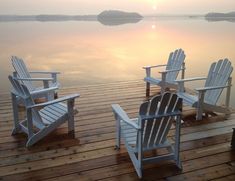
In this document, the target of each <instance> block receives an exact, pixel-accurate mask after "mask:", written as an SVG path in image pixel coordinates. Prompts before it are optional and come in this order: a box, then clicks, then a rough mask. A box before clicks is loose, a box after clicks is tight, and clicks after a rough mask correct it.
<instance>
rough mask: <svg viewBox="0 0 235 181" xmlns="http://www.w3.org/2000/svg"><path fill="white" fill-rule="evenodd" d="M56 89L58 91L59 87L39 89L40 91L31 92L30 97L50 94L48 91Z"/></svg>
mask: <svg viewBox="0 0 235 181" xmlns="http://www.w3.org/2000/svg"><path fill="white" fill-rule="evenodd" d="M57 89H59V87H50V88H44V89H40V90H36V91H31V92H30V94H31V95H36V94H40V93H46V92H50V91H55V90H57Z"/></svg>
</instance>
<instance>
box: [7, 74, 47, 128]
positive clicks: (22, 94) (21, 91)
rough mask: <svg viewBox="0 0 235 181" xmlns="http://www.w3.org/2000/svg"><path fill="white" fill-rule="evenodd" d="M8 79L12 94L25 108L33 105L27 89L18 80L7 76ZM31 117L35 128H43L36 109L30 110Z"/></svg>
mask: <svg viewBox="0 0 235 181" xmlns="http://www.w3.org/2000/svg"><path fill="white" fill-rule="evenodd" d="M8 78H9V80H10V82H11V84H12V87H13V90H12V92H13V93H14V94H15V95H16V96H18V97H19V98H20V99H21V100H22V101H23V103H24V105H25V107H28V106H32V105H35V102H34V100H33V98H32V97H31V95H30V92H29V90H28V88H27V87H26V86H25V85H23V84H21V83H20V82H19V81H18V80H16V79H15V78H13V77H12V76H11V75H9V76H8ZM32 117H33V123H34V125H35V126H37V127H43V126H44V124H43V122H42V119H41V116H40V114H39V112H38V110H37V109H32Z"/></svg>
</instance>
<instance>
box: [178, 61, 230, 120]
mask: <svg viewBox="0 0 235 181" xmlns="http://www.w3.org/2000/svg"><path fill="white" fill-rule="evenodd" d="M232 71H233V67H232V65H231V62H230V61H229V60H228V59H224V60H219V61H218V62H214V63H212V64H211V67H210V70H209V73H208V76H207V77H196V78H189V79H182V80H177V82H178V84H179V90H178V93H177V94H178V96H179V97H181V98H183V100H184V102H185V103H186V104H188V105H190V106H192V107H195V108H197V115H196V119H197V120H201V119H202V114H203V112H204V111H214V112H220V113H225V114H227V115H229V113H230V111H229V100H230V90H231V86H232V84H231V83H232V78H231V77H230V76H231V74H232ZM196 80H206V82H205V86H204V87H201V88H197V89H196V91H197V92H198V94H197V95H190V94H188V93H186V92H185V91H184V90H185V88H184V83H185V82H189V81H196ZM224 88H227V93H226V102H225V107H224V106H218V105H217V102H218V99H219V97H220V95H221V93H222V91H223V89H224Z"/></svg>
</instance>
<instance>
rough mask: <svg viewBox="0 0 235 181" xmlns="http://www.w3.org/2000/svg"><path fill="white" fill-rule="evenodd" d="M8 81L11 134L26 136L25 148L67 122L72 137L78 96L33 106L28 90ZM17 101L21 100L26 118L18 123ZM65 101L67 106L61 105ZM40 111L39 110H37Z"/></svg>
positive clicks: (14, 80) (74, 95)
mask: <svg viewBox="0 0 235 181" xmlns="http://www.w3.org/2000/svg"><path fill="white" fill-rule="evenodd" d="M9 80H10V82H11V84H12V86H13V89H12V91H11V96H12V107H13V114H14V129H13V131H12V134H16V133H18V132H25V133H26V134H27V135H28V141H27V144H26V146H27V147H29V146H31V145H33V144H34V143H36V142H37V141H39V140H41V139H42V138H43V137H45V136H46V135H47V134H49V133H50V132H52V131H53V130H55V129H56V128H57V127H58V126H59V125H61V124H62V123H64V122H65V121H66V120H68V131H69V134H70V135H72V136H74V109H73V107H74V101H75V98H77V97H79V94H73V95H69V96H65V97H61V98H58V99H55V100H52V101H48V102H45V103H41V104H35V103H34V100H33V98H32V96H31V94H30V92H29V90H28V88H27V87H26V86H25V85H23V84H21V83H19V81H18V80H17V79H15V78H13V77H12V76H9ZM17 99H21V101H22V102H23V103H24V105H25V107H26V113H27V117H26V119H25V120H22V121H19V116H18V106H17ZM64 101H67V105H66V104H64V103H62V102H64ZM39 109H40V110H39Z"/></svg>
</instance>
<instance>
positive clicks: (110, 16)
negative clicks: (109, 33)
mask: <svg viewBox="0 0 235 181" xmlns="http://www.w3.org/2000/svg"><path fill="white" fill-rule="evenodd" d="M142 19H143V16H141V15H140V14H138V13H134V12H131V13H129V12H124V11H118V10H109V11H103V12H102V13H100V14H99V15H98V16H97V20H98V21H99V22H101V23H102V24H104V25H120V24H126V23H137V22H139V21H140V20H142Z"/></svg>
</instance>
